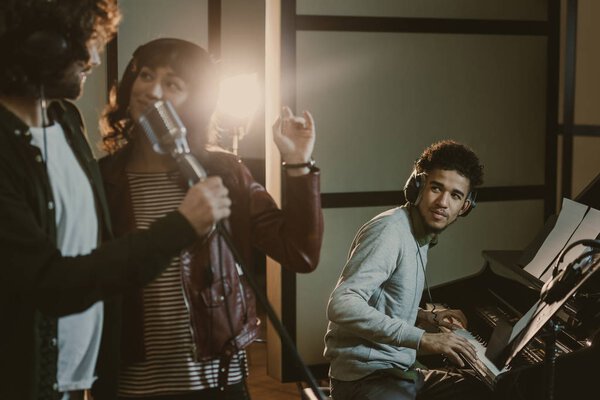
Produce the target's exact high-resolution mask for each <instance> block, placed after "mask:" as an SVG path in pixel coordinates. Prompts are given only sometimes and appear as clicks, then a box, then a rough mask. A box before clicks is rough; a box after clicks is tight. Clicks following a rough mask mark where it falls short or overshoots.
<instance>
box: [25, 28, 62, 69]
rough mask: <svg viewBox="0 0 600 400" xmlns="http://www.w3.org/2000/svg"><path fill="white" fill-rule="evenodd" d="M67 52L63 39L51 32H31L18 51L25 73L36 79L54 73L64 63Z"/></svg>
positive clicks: (60, 35)
mask: <svg viewBox="0 0 600 400" xmlns="http://www.w3.org/2000/svg"><path fill="white" fill-rule="evenodd" d="M68 51H69V44H68V42H67V40H66V39H65V37H64V36H63V35H62V34H60V33H58V32H56V31H52V30H37V31H34V32H31V33H30V34H29V35H28V36H27V37H26V38H25V39H24V40H23V42H22V47H21V48H20V49H19V50H18V52H19V53H20V54H19V57H20V58H21V64H22V65H23V67H24V69H25V71H26V72H27V73H28V74H30V75H32V76H33V77H35V78H37V79H41V78H43V77H44V76H48V75H50V74H52V73H56V72H57V71H58V70H59V69H60V68H61V67H62V64H63V63H64V62H65V56H66V55H67V53H68Z"/></svg>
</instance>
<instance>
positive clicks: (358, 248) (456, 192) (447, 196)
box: [325, 140, 484, 400]
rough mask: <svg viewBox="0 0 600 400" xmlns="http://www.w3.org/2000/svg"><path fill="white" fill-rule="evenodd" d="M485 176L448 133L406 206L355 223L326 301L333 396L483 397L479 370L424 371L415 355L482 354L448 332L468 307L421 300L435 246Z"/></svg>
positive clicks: (429, 153)
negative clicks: (434, 305)
mask: <svg viewBox="0 0 600 400" xmlns="http://www.w3.org/2000/svg"><path fill="white" fill-rule="evenodd" d="M482 182H483V167H482V166H481V164H480V162H479V159H478V158H477V156H476V155H475V153H473V151H472V150H470V149H469V148H467V147H466V146H464V145H462V144H459V143H456V142H454V141H450V140H446V141H442V142H438V143H434V144H432V145H431V146H429V147H428V148H427V149H425V151H424V152H423V154H422V155H421V157H420V158H419V159H418V160H417V162H416V164H415V168H414V171H413V173H412V175H411V177H410V178H409V180H408V182H407V184H406V187H405V195H406V198H407V204H406V205H404V206H402V207H398V208H394V209H391V210H388V211H386V212H383V213H382V214H379V215H378V216H376V217H375V218H373V219H372V220H371V221H369V222H367V223H366V224H365V225H364V226H363V227H362V228H361V229H360V230H359V231H358V233H357V235H356V237H355V239H354V241H353V243H352V246H351V250H350V256H349V258H348V260H347V262H346V265H345V267H344V269H343V271H342V274H341V277H340V279H339V281H338V283H337V286H336V288H335V289H334V290H333V293H332V294H331V297H330V299H329V305H328V309H327V317H328V319H329V325H328V329H327V333H326V335H325V343H326V348H325V357H326V358H327V359H328V360H329V361H330V362H331V368H330V378H331V394H332V396H333V399H334V400H350V399H356V400H359V399H371V400H391V399H394V400H399V399H415V398H416V396H417V394H418V395H419V399H422V398H435V399H440V398H453V397H454V398H460V399H470V398H473V399H479V398H480V397H478V396H480V395H481V391H482V390H484V388H483V387H482V385H481V384H479V383H478V382H476V381H475V380H474V378H473V379H471V376H469V375H468V374H463V373H458V372H453V371H445V370H444V371H440V370H424V369H420V368H418V367H417V365H419V364H416V354H417V352H418V353H419V354H443V355H445V356H446V357H447V358H448V359H449V360H450V361H452V362H454V363H455V364H457V365H460V366H464V362H463V360H462V359H461V357H465V358H467V359H469V360H470V361H472V362H475V360H476V354H475V350H474V349H473V347H472V346H471V345H470V344H469V343H468V341H467V340H466V339H464V338H462V337H460V336H458V335H456V334H454V333H453V332H452V330H453V329H454V328H456V327H459V326H465V325H466V323H467V321H466V318H465V316H464V314H463V313H462V312H461V311H460V310H451V309H445V310H438V311H435V309H434V311H433V312H431V311H425V310H423V309H420V308H419V303H420V299H421V293H422V291H423V287H424V283H425V266H426V263H427V252H428V250H429V248H430V247H431V246H433V245H434V244H436V243H437V239H438V236H439V234H440V233H441V232H442V231H444V230H445V229H446V228H447V227H448V226H449V225H451V224H452V223H453V222H455V221H456V220H457V218H458V217H459V216H461V215H463V216H464V215H466V214H467V213H468V212H469V211H470V210H471V209H472V208H473V207H474V189H475V188H476V187H477V186H479V185H481V184H482ZM419 326H422V327H427V328H429V330H430V331H425V330H424V329H422V328H421V327H419ZM440 328H441V331H440Z"/></svg>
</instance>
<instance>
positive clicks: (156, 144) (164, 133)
mask: <svg viewBox="0 0 600 400" xmlns="http://www.w3.org/2000/svg"><path fill="white" fill-rule="evenodd" d="M138 123H139V124H140V126H141V127H142V129H143V130H144V132H145V133H146V136H147V137H148V139H149V140H150V142H151V143H152V148H153V149H154V151H156V152H157V153H161V154H169V155H170V156H171V157H173V158H174V159H175V160H176V161H177V163H178V164H179V168H180V169H181V172H182V173H183V175H184V176H185V178H186V179H187V180H188V183H189V184H190V186H191V185H193V184H194V183H196V182H199V181H203V180H204V179H206V177H207V175H206V170H205V169H204V168H203V167H202V165H200V163H199V162H198V160H197V159H196V157H194V155H193V154H192V153H191V151H190V146H189V145H188V142H187V139H186V135H187V129H186V127H185V125H183V122H182V121H181V118H179V115H177V112H176V111H175V108H174V107H173V105H172V104H171V103H170V102H169V101H163V100H159V101H157V102H156V103H154V104H152V105H151V106H150V107H148V109H147V110H145V111H144V112H143V113H142V115H141V116H140V117H139V119H138Z"/></svg>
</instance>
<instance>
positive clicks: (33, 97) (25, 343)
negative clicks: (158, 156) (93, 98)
mask: <svg viewBox="0 0 600 400" xmlns="http://www.w3.org/2000/svg"><path fill="white" fill-rule="evenodd" d="M119 18H120V16H119V10H118V8H117V4H116V0H3V1H2V2H1V4H0V53H1V54H2V58H1V59H0V255H1V257H2V258H1V261H0V315H1V316H2V329H0V399H3V400H4V399H6V400H8V399H14V400H17V399H18V400H40V399H44V400H45V399H56V400H58V399H63V400H69V399H83V398H89V395H90V389H91V390H92V392H93V395H94V398H95V399H97V400H103V399H116V374H117V371H118V367H119V359H118V354H119V351H118V348H119V337H120V326H119V325H118V323H115V321H120V309H119V307H120V306H119V304H120V301H119V298H118V294H119V293H122V292H124V291H129V290H132V289H133V288H136V287H140V286H143V285H145V284H147V283H148V282H150V281H151V280H152V279H154V278H156V277H157V276H158V275H159V274H160V273H161V272H162V271H163V270H164V269H165V268H166V267H167V266H168V265H169V260H170V259H171V258H172V257H173V256H174V255H175V254H177V253H178V252H179V251H181V250H182V249H183V248H185V247H186V246H188V245H190V244H192V243H194V241H195V240H197V238H198V236H200V237H203V236H205V235H207V234H208V233H209V232H210V231H211V230H212V227H213V226H214V224H215V223H216V222H217V221H219V220H220V219H222V218H226V217H227V216H229V214H230V204H231V201H230V199H229V197H228V193H227V189H226V188H225V187H224V186H223V184H222V182H221V180H220V178H209V179H207V180H206V181H204V182H203V183H200V184H198V185H195V186H194V187H192V188H191V189H190V190H189V191H188V192H187V194H186V195H185V196H184V198H183V200H182V202H181V203H180V206H179V207H178V208H177V209H176V210H174V211H172V212H170V213H168V214H167V215H166V216H165V217H163V218H160V219H158V220H156V221H155V222H154V223H153V224H152V225H151V226H150V227H149V229H147V230H145V231H144V232H138V233H132V234H129V235H126V236H124V237H121V238H120V239H118V240H111V239H112V237H113V235H112V229H111V224H110V217H109V215H108V206H107V201H106V198H105V196H104V190H103V185H102V182H101V179H100V171H99V169H98V166H97V164H96V161H95V160H94V158H93V155H92V152H91V150H90V148H89V146H88V143H87V141H86V138H85V132H84V126H83V122H82V120H81V116H80V114H79V111H78V110H77V108H76V107H75V106H74V105H73V104H72V103H71V102H70V101H68V100H71V99H75V98H77V97H79V95H80V94H81V92H82V89H83V84H84V82H85V79H86V77H87V75H88V74H89V73H90V71H91V69H92V67H94V66H97V65H98V64H99V57H98V52H99V51H100V50H101V49H102V48H103V47H104V45H105V43H106V42H107V41H108V40H109V39H110V38H111V37H112V36H113V35H114V33H115V32H116V27H117V23H118V21H119ZM101 242H105V244H103V245H102V246H98V243H101ZM100 348H102V351H100ZM99 354H100V356H99Z"/></svg>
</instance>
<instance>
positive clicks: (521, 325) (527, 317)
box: [508, 300, 540, 343]
mask: <svg viewBox="0 0 600 400" xmlns="http://www.w3.org/2000/svg"><path fill="white" fill-rule="evenodd" d="M539 304H540V301H539V300H538V301H537V302H536V303H535V304H534V305H533V306H532V307H531V308H530V309H529V311H527V312H526V313H525V314H524V315H523V316H522V317H521V318H520V319H519V320H518V321H517V323H516V324H515V326H513V328H512V331H511V333H510V339H508V343H512V341H513V339H514V338H515V337H516V336H517V335H518V334H519V333H521V331H522V330H523V329H525V327H526V326H527V325H528V324H529V322H531V319H532V318H533V316H534V314H535V310H537V309H538V307H539Z"/></svg>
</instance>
